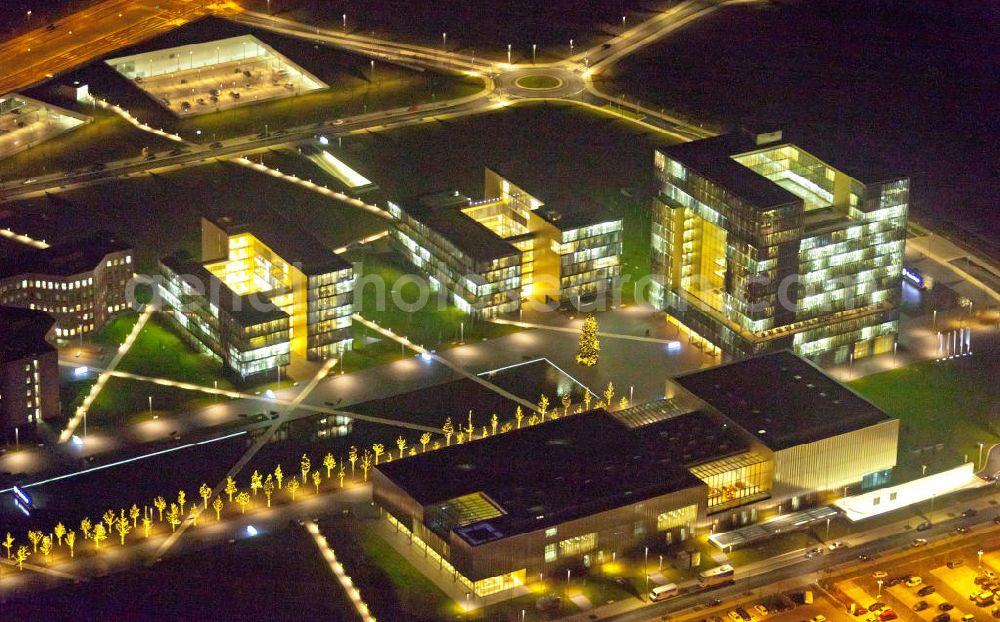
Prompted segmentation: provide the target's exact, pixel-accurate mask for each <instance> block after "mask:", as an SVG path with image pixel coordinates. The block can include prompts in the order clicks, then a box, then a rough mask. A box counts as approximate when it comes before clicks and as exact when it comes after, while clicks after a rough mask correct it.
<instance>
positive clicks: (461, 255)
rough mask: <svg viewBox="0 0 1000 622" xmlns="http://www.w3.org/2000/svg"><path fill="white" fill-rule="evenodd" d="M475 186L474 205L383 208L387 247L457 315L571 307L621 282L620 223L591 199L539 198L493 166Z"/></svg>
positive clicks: (451, 194) (445, 198) (417, 201)
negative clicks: (534, 305)
mask: <svg viewBox="0 0 1000 622" xmlns="http://www.w3.org/2000/svg"><path fill="white" fill-rule="evenodd" d="M516 168H517V169H518V171H519V173H520V176H521V177H528V178H531V181H532V182H533V183H534V186H535V187H539V186H542V185H543V183H544V181H545V180H541V179H534V173H530V169H524V170H523V171H522V170H521V167H516ZM519 178H520V177H519ZM484 186H485V196H486V198H485V199H483V200H481V201H473V200H471V199H469V198H468V197H466V196H464V195H462V194H461V193H459V192H457V191H448V192H438V193H433V194H426V195H422V196H420V197H415V198H413V199H408V200H406V201H401V202H399V203H393V202H390V203H389V211H390V213H391V214H392V215H393V216H394V218H395V219H396V223H397V224H396V226H395V227H394V229H393V231H392V238H391V239H392V240H393V242H394V246H395V247H396V248H397V250H399V251H400V252H401V253H403V255H404V256H405V257H406V258H407V259H408V260H409V261H410V262H411V263H413V264H414V265H415V266H417V267H418V268H420V269H422V270H424V271H425V272H427V273H428V274H429V275H430V277H431V278H432V282H433V283H434V284H435V285H441V286H443V287H445V288H446V289H447V290H448V291H449V292H450V293H452V295H453V298H454V299H455V302H456V304H457V306H459V307H460V308H462V309H464V310H466V311H468V312H477V313H480V314H482V315H483V316H485V317H494V316H496V315H498V314H501V313H510V312H513V311H517V310H518V309H519V308H520V304H521V301H522V300H524V299H533V300H537V301H541V302H549V303H555V304H560V305H570V304H573V305H577V306H579V305H580V303H581V301H587V300H589V299H593V298H594V297H596V296H597V295H599V294H601V293H602V292H605V291H608V290H609V289H610V286H611V284H612V283H613V282H614V281H615V279H617V278H618V277H619V276H620V275H621V253H622V221H621V219H620V218H614V217H612V216H610V215H609V214H608V213H607V212H606V211H605V210H604V209H603V208H601V207H600V206H599V205H598V204H596V203H595V202H594V201H592V200H591V199H589V198H587V197H585V196H583V195H575V194H569V193H563V192H559V191H555V190H549V191H548V194H547V196H546V199H545V200H543V199H540V198H538V197H537V195H533V194H529V193H528V192H526V191H525V190H523V189H522V188H521V187H519V186H517V185H514V183H513V182H511V181H510V180H509V179H508V178H507V177H505V176H503V175H501V174H500V173H497V172H496V171H494V170H492V169H486V180H485V185H484Z"/></svg>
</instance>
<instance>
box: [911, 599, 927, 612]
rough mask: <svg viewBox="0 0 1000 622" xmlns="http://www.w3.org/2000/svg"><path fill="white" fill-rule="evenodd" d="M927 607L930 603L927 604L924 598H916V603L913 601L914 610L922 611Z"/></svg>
mask: <svg viewBox="0 0 1000 622" xmlns="http://www.w3.org/2000/svg"><path fill="white" fill-rule="evenodd" d="M928 607H930V605H928V604H927V601H926V600H918V601H917V602H916V603H914V605H913V610H914V611H923V610H924V609H927V608H928Z"/></svg>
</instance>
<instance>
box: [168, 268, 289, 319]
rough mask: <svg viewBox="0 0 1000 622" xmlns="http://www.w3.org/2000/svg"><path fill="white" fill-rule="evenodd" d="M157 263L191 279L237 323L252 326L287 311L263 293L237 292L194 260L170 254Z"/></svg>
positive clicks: (213, 302) (283, 315) (192, 283)
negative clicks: (244, 293)
mask: <svg viewBox="0 0 1000 622" xmlns="http://www.w3.org/2000/svg"><path fill="white" fill-rule="evenodd" d="M160 263H161V264H163V265H164V266H166V267H168V268H170V269H171V270H173V271H174V272H175V273H177V274H178V275H179V276H180V277H181V278H182V279H185V280H190V281H193V282H191V283H190V284H191V286H192V287H194V288H195V289H196V290H197V291H199V292H203V293H204V295H205V297H206V298H208V299H209V302H211V303H212V304H214V305H216V306H217V307H219V308H220V309H222V310H223V311H225V312H226V313H227V314H228V315H229V316H231V317H232V318H233V319H234V320H236V321H237V322H239V323H240V325H241V326H255V325H257V324H263V323H264V322H271V321H274V320H280V319H282V318H287V317H288V314H287V313H285V312H284V311H282V310H281V309H280V308H278V307H277V306H276V305H275V304H274V303H273V302H271V299H270V298H268V296H267V294H266V293H253V294H247V295H241V294H237V293H236V292H234V291H233V290H232V289H230V288H229V286H228V285H226V284H225V282H223V281H222V279H219V278H218V277H216V276H215V275H214V274H212V273H211V272H209V271H208V269H207V268H206V267H205V266H204V265H202V264H200V263H198V262H197V261H194V260H192V259H189V258H187V257H182V256H180V255H177V254H174V255H168V256H166V257H162V258H161V259H160ZM215 294H217V295H215Z"/></svg>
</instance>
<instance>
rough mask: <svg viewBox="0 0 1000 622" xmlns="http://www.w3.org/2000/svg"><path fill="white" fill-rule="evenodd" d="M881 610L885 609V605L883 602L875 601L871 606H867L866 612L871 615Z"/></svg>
mask: <svg viewBox="0 0 1000 622" xmlns="http://www.w3.org/2000/svg"><path fill="white" fill-rule="evenodd" d="M883 609H885V603H883V602H879V601H875V602H873V603H872V604H870V605H868V611H871V612H872V613H878V612H879V611H882V610H883Z"/></svg>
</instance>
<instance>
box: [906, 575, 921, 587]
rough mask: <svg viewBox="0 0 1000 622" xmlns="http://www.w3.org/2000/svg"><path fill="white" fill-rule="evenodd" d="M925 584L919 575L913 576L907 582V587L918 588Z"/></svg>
mask: <svg viewBox="0 0 1000 622" xmlns="http://www.w3.org/2000/svg"><path fill="white" fill-rule="evenodd" d="M923 582H924V580H923V578H921V577H920V576H918V575H913V576H912V577H910V578H909V579H907V580H906V587H917V586H918V585H920V584H921V583H923Z"/></svg>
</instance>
